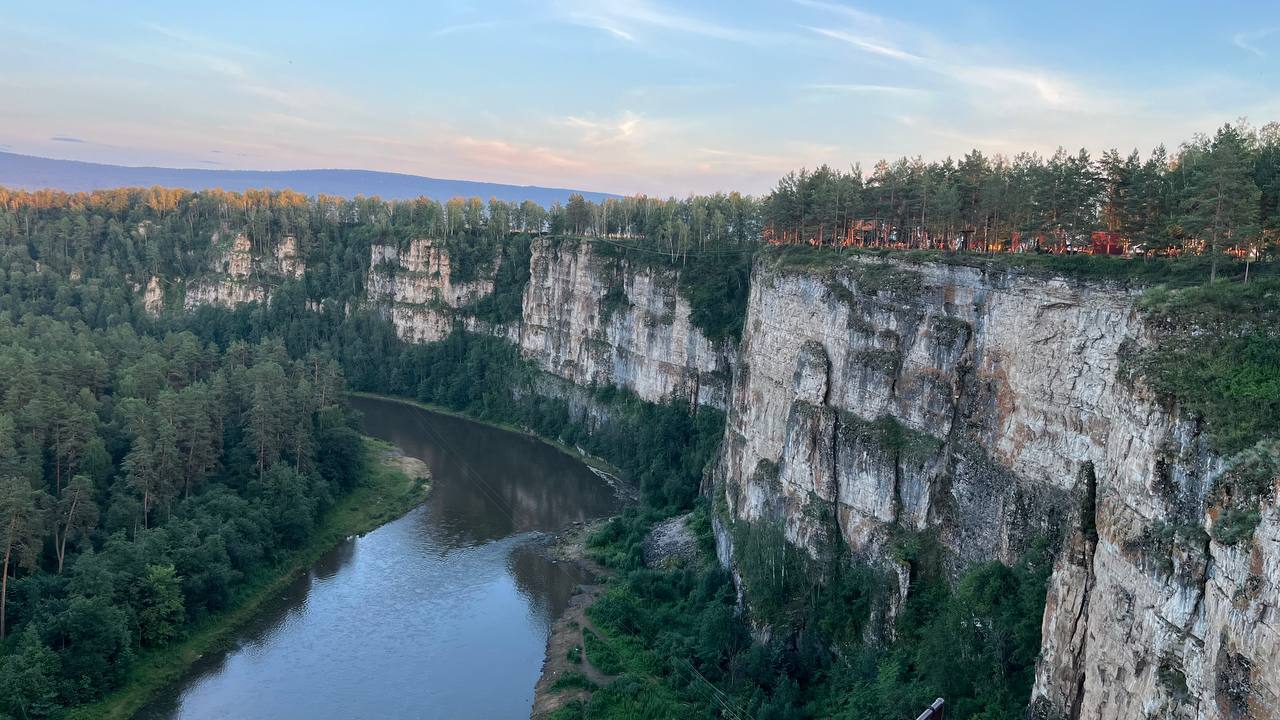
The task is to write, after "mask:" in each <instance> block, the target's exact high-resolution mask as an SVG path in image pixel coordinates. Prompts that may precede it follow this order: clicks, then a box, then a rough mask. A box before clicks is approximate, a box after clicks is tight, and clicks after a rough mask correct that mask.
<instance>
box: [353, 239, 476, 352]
mask: <svg viewBox="0 0 1280 720" xmlns="http://www.w3.org/2000/svg"><path fill="white" fill-rule="evenodd" d="M497 269H498V266H497V262H496V261H495V262H494V263H493V267H492V269H491V270H490V271H489V272H487V273H486V274H485V275H484V276H483V277H480V278H478V279H476V280H472V281H469V282H454V280H453V278H452V272H453V267H452V264H451V263H450V261H449V253H448V252H447V251H446V250H445V249H444V248H443V247H442V246H440V245H439V244H438V243H436V242H435V241H432V240H429V239H426V238H415V239H413V240H411V241H409V247H408V248H407V249H406V250H405V251H404V252H401V251H400V250H399V249H398V248H397V247H396V246H393V245H374V246H373V247H372V249H371V250H370V259H369V276H368V278H367V279H366V281H365V290H366V293H367V296H368V299H369V301H370V302H372V303H374V304H375V305H379V306H381V307H383V308H384V309H385V310H386V312H387V314H388V316H389V317H390V318H391V322H392V324H393V325H395V328H396V334H398V335H399V336H400V337H401V338H402V339H404V340H406V341H408V342H416V343H425V342H435V341H437V340H443V339H444V338H445V336H447V335H448V334H449V332H450V331H451V330H452V328H453V323H454V320H455V319H456V318H459V317H462V315H461V314H460V313H459V312H458V311H459V310H460V309H462V308H465V307H466V306H467V305H470V304H472V303H475V302H476V301H478V300H480V299H481V298H483V297H485V296H486V295H489V294H491V293H492V292H493V277H494V275H495V274H496V273H497Z"/></svg>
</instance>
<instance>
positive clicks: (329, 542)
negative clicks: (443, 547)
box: [69, 438, 429, 720]
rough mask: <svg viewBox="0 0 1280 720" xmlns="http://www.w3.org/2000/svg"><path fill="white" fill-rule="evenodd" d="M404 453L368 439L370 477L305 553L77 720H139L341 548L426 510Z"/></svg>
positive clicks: (155, 656) (258, 580)
mask: <svg viewBox="0 0 1280 720" xmlns="http://www.w3.org/2000/svg"><path fill="white" fill-rule="evenodd" d="M396 453H397V451H395V450H394V449H393V448H391V447H390V446H389V445H387V444H386V443H383V442H381V441H378V440H374V439H372V438H364V460H363V462H364V470H363V472H362V474H361V475H360V477H361V480H360V482H359V484H357V485H356V486H355V487H354V488H352V490H351V491H350V492H348V493H347V494H346V495H344V496H342V497H341V499H339V500H337V501H336V502H335V503H334V505H333V507H331V508H330V509H329V510H328V511H327V512H326V513H325V514H324V516H323V518H322V519H321V520H320V522H319V523H318V524H317V526H316V529H315V531H314V532H312V533H311V537H310V539H309V540H308V541H307V543H306V544H305V545H304V546H303V547H300V548H298V549H297V550H296V551H294V552H293V553H291V554H290V555H289V557H288V558H287V559H284V560H282V561H281V562H280V563H278V564H277V565H276V566H274V567H269V568H265V569H263V570H261V571H259V572H257V573H256V574H255V575H254V576H253V577H251V578H249V579H248V580H247V581H246V582H245V583H244V585H243V587H241V588H240V589H239V590H238V591H237V592H236V594H235V595H236V597H235V599H233V600H232V602H231V603H230V606H231V607H232V609H231V610H229V611H228V612H225V613H222V614H220V615H216V616H212V617H210V618H208V619H206V620H204V621H203V622H200V623H197V624H195V625H193V626H192V627H191V628H190V629H189V630H188V632H187V634H186V635H185V636H184V637H183V638H182V639H181V640H179V641H178V642H175V643H173V644H171V645H168V646H165V647H162V648H156V649H150V650H143V651H141V652H139V653H138V655H137V656H136V658H135V659H134V663H133V667H132V668H131V669H130V671H129V676H128V679H127V681H126V682H125V684H124V685H123V686H122V687H121V688H120V689H119V690H116V691H115V692H112V693H111V694H109V695H107V696H106V697H105V698H103V699H102V700H100V701H98V702H96V703H93V704H92V705H88V706H85V707H82V708H78V709H76V710H74V711H73V712H71V713H70V715H69V717H70V720H127V719H128V718H130V717H132V716H133V715H134V713H136V712H137V711H138V710H139V709H141V708H142V707H143V706H144V705H145V704H146V703H147V702H148V701H149V700H150V699H151V698H153V697H155V696H156V694H157V693H160V692H162V691H163V690H164V689H165V688H167V687H169V686H170V685H172V684H173V683H175V682H178V681H179V680H181V678H182V676H183V674H184V672H185V671H186V670H187V669H188V668H190V667H191V666H192V665H193V664H194V663H195V662H196V660H198V659H200V658H201V657H202V656H204V655H207V654H209V653H211V652H218V651H219V650H221V649H222V648H223V647H224V646H225V645H226V644H227V643H229V642H231V641H232V639H233V637H234V634H235V632H236V630H237V629H238V628H240V627H241V626H243V625H244V624H245V623H248V622H250V621H251V620H252V619H253V618H255V617H257V616H258V614H259V613H261V612H262V611H263V609H264V608H265V607H267V606H268V605H269V604H270V603H272V602H274V601H275V600H276V598H278V597H279V596H280V593H281V592H282V591H283V590H284V589H285V588H286V586H287V585H288V584H289V583H291V582H293V581H294V580H295V579H296V578H297V577H298V576H299V575H301V574H302V573H305V572H308V571H309V570H310V568H311V566H312V565H314V564H315V563H316V562H317V561H319V560H320V558H321V557H322V556H323V555H324V554H325V553H327V552H329V551H330V550H332V549H333V548H334V547H336V546H337V545H338V543H340V542H342V541H343V540H345V539H347V538H350V537H352V536H355V535H360V534H363V533H366V532H368V531H370V530H373V529H374V528H377V527H379V526H380V525H383V524H384V523H387V522H390V521H391V520H394V519H396V518H398V517H400V516H401V515H403V514H404V513H406V512H408V511H409V510H410V509H412V508H413V507H415V506H417V505H418V504H419V503H421V502H422V501H423V499H425V497H426V492H427V490H428V488H429V483H428V478H426V477H425V476H423V475H421V474H420V473H417V472H414V473H409V472H406V471H405V469H403V468H402V467H400V463H399V462H398V460H399V459H400V458H399V456H398V455H397V454H396Z"/></svg>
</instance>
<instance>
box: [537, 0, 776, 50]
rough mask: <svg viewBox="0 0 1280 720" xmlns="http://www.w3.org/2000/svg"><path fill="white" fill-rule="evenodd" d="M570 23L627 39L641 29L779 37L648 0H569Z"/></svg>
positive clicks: (745, 39)
mask: <svg viewBox="0 0 1280 720" xmlns="http://www.w3.org/2000/svg"><path fill="white" fill-rule="evenodd" d="M560 9H561V13H562V15H563V17H564V19H566V20H567V21H568V22H570V23H571V24H574V25H579V26H582V27H589V28H594V29H596V30H600V31H602V32H606V33H609V34H610V35H613V36H614V37H617V38H619V39H622V40H626V41H628V42H635V41H636V38H637V34H638V33H639V32H640V31H642V30H650V31H653V30H659V31H671V32H678V33H684V34H689V35H698V36H701V37H707V38H714V39H716V40H726V41H730V42H737V43H748V44H754V45H758V44H764V43H768V42H772V41H775V40H776V39H777V36H776V35H774V34H771V33H767V32H760V31H756V30H749V29H746V28H741V27H737V26H733V25H727V24H724V23H720V22H715V21H712V20H707V19H704V18H700V17H697V16H694V15H688V14H685V13H682V12H679V11H676V10H672V9H670V8H667V7H663V6H661V5H657V4H654V3H650V2H647V0H597V1H596V2H584V1H583V0H569V2H565V3H562V4H561V6H560Z"/></svg>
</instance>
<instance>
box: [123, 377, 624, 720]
mask: <svg viewBox="0 0 1280 720" xmlns="http://www.w3.org/2000/svg"><path fill="white" fill-rule="evenodd" d="M353 404H355V405H356V407H357V408H358V409H360V410H361V411H363V412H364V414H365V419H364V426H365V432H367V433H368V434H370V435H373V436H375V437H379V438H382V439H385V440H388V441H391V442H393V443H395V444H397V445H399V446H400V447H401V448H403V449H404V451H405V452H406V453H408V454H410V455H413V456H415V457H419V458H421V459H422V460H424V461H425V462H426V463H427V465H428V466H429V467H430V468H431V471H432V475H433V482H434V485H433V487H432V491H431V497H430V499H429V500H428V502H427V503H426V504H424V505H423V506H422V507H420V508H418V509H417V510H415V511H413V512H412V513H410V514H409V515H406V516H405V517H403V518H401V519H399V520H397V521H395V522H392V523H390V524H388V525H386V526H384V527H382V528H380V529H378V530H377V531H375V532H373V533H370V534H369V535H367V536H365V537H363V538H358V539H352V540H349V541H346V542H344V543H342V544H341V545H340V546H339V547H338V548H336V549H335V550H334V551H333V552H331V553H329V554H327V555H326V556H325V557H324V558H322V559H321V560H320V561H319V562H318V563H317V564H316V565H315V566H314V567H313V568H312V569H311V572H309V573H308V574H307V575H306V576H305V577H302V578H299V580H298V581H297V582H295V583H293V584H291V585H290V586H289V587H288V588H287V589H286V590H285V591H284V592H283V593H282V594H281V597H280V598H279V600H278V603H277V606H276V607H275V608H273V610H272V611H271V612H267V613H264V614H263V615H262V617H260V618H258V619H257V621H256V622H254V623H251V624H250V625H249V626H248V627H246V628H245V629H244V630H243V632H242V633H241V634H240V635H239V636H238V638H237V641H236V643H235V647H234V649H232V650H231V651H230V652H228V653H220V654H217V655H216V656H210V657H208V658H205V659H202V660H201V661H200V662H199V663H198V665H197V667H196V668H195V669H194V671H193V673H192V674H191V676H190V677H189V678H188V679H187V680H186V681H185V682H183V683H182V684H181V685H180V686H179V687H176V688H174V689H173V691H172V692H171V693H170V694H169V695H167V696H166V697H163V698H161V699H160V700H158V701H157V702H156V703H154V704H153V705H152V706H151V707H149V708H147V709H146V710H145V711H144V712H143V713H142V714H140V715H139V716H138V717H140V718H150V719H160V718H172V719H182V720H209V719H213V718H237V719H246V720H247V719H250V718H318V719H322V720H323V719H329V718H332V719H335V720H336V719H337V718H343V719H344V720H345V719H346V718H388V717H395V718H507V717H509V718H516V717H521V718H523V717H528V714H529V708H530V706H531V704H532V700H533V685H534V682H535V681H536V679H537V675H538V669H539V667H540V665H541V661H542V652H543V647H544V644H545V642H546V636H547V632H548V630H549V627H550V623H551V621H552V620H554V618H555V616H556V615H558V614H559V613H560V612H561V611H562V610H563V609H564V607H565V606H566V604H567V602H568V599H569V596H570V595H571V594H572V591H573V588H574V586H575V585H576V584H577V583H578V582H580V581H581V579H582V578H580V577H579V576H578V575H577V573H576V571H575V570H574V568H573V567H572V566H571V565H565V564H559V565H557V564H554V563H552V562H551V561H549V560H548V559H546V557H545V556H544V554H543V553H542V552H540V547H539V546H540V544H541V543H543V542H545V540H546V538H547V535H546V533H548V532H553V531H556V530H559V529H562V528H564V527H566V526H568V525H569V524H571V523H573V522H575V521H586V520H590V519H593V518H596V517H601V516H603V515H607V514H609V513H611V512H613V510H614V509H615V507H616V500H615V498H614V496H613V493H612V491H611V490H610V489H609V488H608V486H607V485H605V484H604V483H603V482H602V481H600V479H599V478H597V477H596V476H595V475H594V474H593V473H592V472H591V471H590V470H588V469H587V468H586V467H584V466H583V465H582V464H581V463H579V462H577V461H576V460H574V459H572V458H570V457H568V456H566V455H564V454H562V453H559V452H557V451H556V450H554V449H553V448H550V447H548V446H546V445H544V444H542V443H539V442H537V441H536V440H534V439H532V438H528V437H525V436H522V435H518V434H514V433H509V432H504V431H501V430H496V429H493V428H489V427H485V426H482V425H478V424H475V423H471V422H468V421H465V420H461V419H458V418H452V417H447V416H442V415H436V414H432V413H428V412H425V411H422V410H419V409H417V408H413V407H410V406H407V405H403V404H399V403H391V402H386V401H380V400H368V399H362V398H357V399H354V400H353Z"/></svg>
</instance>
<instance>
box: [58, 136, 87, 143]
mask: <svg viewBox="0 0 1280 720" xmlns="http://www.w3.org/2000/svg"><path fill="white" fill-rule="evenodd" d="M49 139H50V140H52V141H54V142H64V143H87V142H89V141H88V140H84V139H82V138H78V137H72V136H70V135H54V136H53V137H51V138H49Z"/></svg>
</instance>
